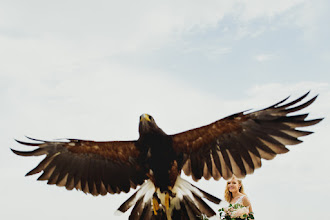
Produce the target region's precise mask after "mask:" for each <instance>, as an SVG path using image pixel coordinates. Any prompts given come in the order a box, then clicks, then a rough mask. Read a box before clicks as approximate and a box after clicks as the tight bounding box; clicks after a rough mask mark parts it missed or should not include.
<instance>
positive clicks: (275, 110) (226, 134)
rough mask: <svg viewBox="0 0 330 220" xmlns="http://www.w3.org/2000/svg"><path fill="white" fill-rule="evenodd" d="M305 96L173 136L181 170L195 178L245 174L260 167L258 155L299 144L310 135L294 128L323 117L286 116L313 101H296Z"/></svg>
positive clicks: (270, 155) (267, 155)
mask: <svg viewBox="0 0 330 220" xmlns="http://www.w3.org/2000/svg"><path fill="white" fill-rule="evenodd" d="M307 95H308V93H307V94H305V95H303V96H302V97H300V98H298V99H296V100H294V101H292V102H290V103H288V104H283V102H285V101H286V100H287V99H288V98H286V99H284V100H282V101H281V102H279V103H276V104H275V105H272V106H270V107H268V108H265V109H263V110H260V111H256V112H252V113H248V114H244V112H240V113H237V114H234V115H231V116H228V117H226V118H223V119H221V120H218V121H216V122H214V123H212V124H209V125H207V126H203V127H200V128H196V129H192V130H189V131H186V132H182V133H178V134H175V135H172V141H173V148H174V150H175V151H176V152H177V153H178V154H179V153H182V154H183V157H184V161H183V163H184V165H183V168H182V169H183V171H184V172H185V174H186V175H191V176H192V177H193V179H194V180H199V179H201V178H202V177H204V178H205V179H209V178H211V177H213V178H214V179H220V178H221V177H223V178H225V179H229V178H230V177H231V176H232V175H233V174H234V175H235V176H237V177H244V176H245V175H246V174H250V173H253V171H254V170H255V169H256V168H259V167H261V158H263V159H267V160H270V159H273V158H274V157H275V156H276V155H277V154H282V153H286V152H288V151H289V150H288V149H287V148H286V147H285V145H294V144H298V143H301V142H302V141H300V140H298V137H301V136H305V135H308V134H311V133H312V132H308V131H299V130H296V128H297V127H305V126H310V125H314V124H317V123H318V122H320V121H321V120H322V119H315V120H305V119H306V117H307V115H308V114H300V115H294V116H288V114H289V113H293V112H296V111H298V110H301V109H303V108H305V107H307V106H309V105H310V104H312V103H313V102H314V101H315V99H316V97H314V98H312V99H311V100H309V101H307V102H305V103H302V104H298V106H294V105H295V104H297V103H299V102H300V101H301V100H302V99H304V98H305V97H306V96H307Z"/></svg>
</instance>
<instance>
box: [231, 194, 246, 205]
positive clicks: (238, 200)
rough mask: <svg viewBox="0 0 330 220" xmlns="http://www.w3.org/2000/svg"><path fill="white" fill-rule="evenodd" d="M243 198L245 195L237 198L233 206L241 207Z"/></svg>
mask: <svg viewBox="0 0 330 220" xmlns="http://www.w3.org/2000/svg"><path fill="white" fill-rule="evenodd" d="M245 196H246V195H242V196H241V197H239V198H238V199H237V200H236V202H235V203H234V204H233V205H235V204H240V205H243V198H244V197H245Z"/></svg>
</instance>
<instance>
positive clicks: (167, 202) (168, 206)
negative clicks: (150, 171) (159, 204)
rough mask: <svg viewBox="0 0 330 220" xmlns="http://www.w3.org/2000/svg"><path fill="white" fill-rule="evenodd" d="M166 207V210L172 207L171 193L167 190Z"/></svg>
mask: <svg viewBox="0 0 330 220" xmlns="http://www.w3.org/2000/svg"><path fill="white" fill-rule="evenodd" d="M165 208H166V210H168V209H169V208H170V193H169V192H168V191H166V192H165Z"/></svg>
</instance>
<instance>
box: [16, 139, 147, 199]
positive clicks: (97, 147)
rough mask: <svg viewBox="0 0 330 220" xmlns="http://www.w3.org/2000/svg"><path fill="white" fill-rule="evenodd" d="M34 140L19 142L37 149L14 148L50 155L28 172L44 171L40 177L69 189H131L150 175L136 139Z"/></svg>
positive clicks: (94, 191) (95, 191) (24, 153)
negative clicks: (146, 174)
mask: <svg viewBox="0 0 330 220" xmlns="http://www.w3.org/2000/svg"><path fill="white" fill-rule="evenodd" d="M30 139H32V138H30ZM32 140H33V141H34V143H28V142H22V141H17V142H18V143H20V144H23V145H28V146H32V147H37V149H35V150H32V151H17V150H13V149H12V151H13V152H14V153H15V154H17V155H21V156H39V155H46V157H45V158H44V159H43V160H42V161H41V162H40V163H39V165H38V166H37V167H36V168H34V169H33V170H31V171H30V172H28V173H27V174H26V175H33V174H36V173H39V172H41V171H43V173H42V174H41V176H40V177H39V178H38V180H48V182H47V183H48V184H56V185H57V186H65V187H66V188H67V189H68V190H72V189H73V188H76V189H79V190H82V191H83V192H85V193H90V194H92V195H99V194H101V195H105V194H107V193H108V192H109V193H120V192H122V191H124V192H128V191H129V190H130V188H135V187H136V186H137V185H141V184H142V183H143V182H144V180H145V178H146V176H145V172H144V170H143V167H142V166H141V165H140V164H139V161H138V156H139V154H140V151H139V150H138V148H137V147H136V142H135V141H112V142H95V141H85V140H77V139H69V140H68V141H56V142H55V141H42V140H36V139H32ZM36 142H38V143H36Z"/></svg>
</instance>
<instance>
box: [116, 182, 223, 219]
mask: <svg viewBox="0 0 330 220" xmlns="http://www.w3.org/2000/svg"><path fill="white" fill-rule="evenodd" d="M171 191H172V195H173V196H171V198H170V207H169V209H168V210H166V208H165V207H166V206H165V193H164V192H160V190H159V189H157V190H156V187H155V186H154V184H153V183H152V182H151V181H150V180H148V181H146V182H145V183H144V184H143V185H142V186H141V187H140V189H139V190H138V191H137V192H136V193H134V194H133V195H132V196H131V197H130V198H129V199H128V200H126V201H125V202H124V203H123V204H122V205H121V206H120V207H119V208H118V211H119V212H126V211H127V210H128V209H130V208H131V207H132V206H134V208H133V209H132V212H131V214H130V217H129V219H132V220H133V219H134V220H136V219H137V220H163V219H164V220H166V219H167V220H176V219H180V220H185V219H200V216H201V215H203V214H205V215H206V216H207V217H211V216H214V215H215V214H216V213H215V212H214V211H213V210H212V208H210V207H209V206H208V205H207V204H206V202H205V201H204V200H203V198H204V199H207V200H209V201H211V202H213V203H216V204H219V203H220V202H221V200H220V199H218V198H216V197H214V196H212V195H211V194H209V193H207V192H205V191H203V190H201V189H199V188H198V187H196V186H194V185H192V184H191V183H189V182H188V181H186V180H184V179H182V178H181V177H180V176H179V177H178V178H177V180H176V183H175V185H174V187H173V189H172V190H171ZM155 192H156V194H157V196H158V198H159V199H160V209H159V211H158V213H157V215H154V212H153V208H152V198H153V195H154V193H155Z"/></svg>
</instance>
